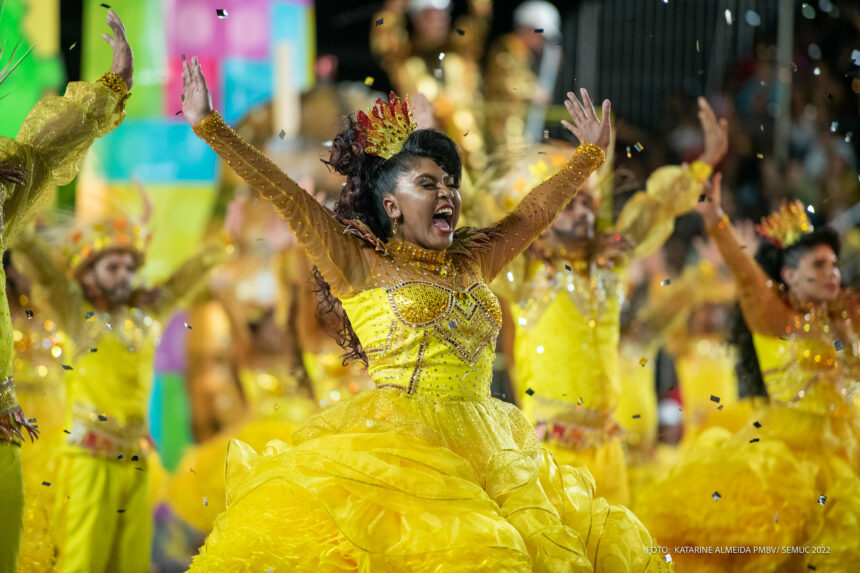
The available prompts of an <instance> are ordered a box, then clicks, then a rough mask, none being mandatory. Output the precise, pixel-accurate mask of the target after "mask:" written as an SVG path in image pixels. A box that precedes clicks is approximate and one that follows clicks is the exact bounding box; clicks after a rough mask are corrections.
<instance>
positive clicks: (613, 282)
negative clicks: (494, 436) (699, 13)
mask: <svg viewBox="0 0 860 573" xmlns="http://www.w3.org/2000/svg"><path fill="white" fill-rule="evenodd" d="M699 107H700V111H699V117H700V120H701V123H702V128H703V130H704V133H705V150H704V152H703V154H702V156H701V157H700V158H699V160H698V161H696V162H695V163H693V164H692V165H690V166H667V167H662V168H660V169H658V170H657V171H655V172H654V173H653V174H652V175H651V176H650V177H649V178H648V181H647V184H646V190H645V191H644V192H641V193H637V194H636V195H634V196H633V197H632V198H631V199H630V200H629V201H628V202H627V204H626V205H625V206H624V208H623V209H622V211H621V213H620V215H619V217H618V219H617V221H616V222H615V223H614V225H612V226H611V227H610V228H609V229H607V230H606V231H605V232H603V233H595V230H594V228H595V213H596V212H597V209H598V203H599V199H600V198H599V196H598V193H597V191H596V189H597V185H596V184H595V183H594V181H592V182H591V183H592V184H591V185H590V189H586V188H584V189H583V192H581V193H580V194H579V195H578V196H577V197H575V198H574V200H573V201H572V202H571V203H570V204H569V205H568V206H567V208H566V209H565V211H563V212H562V214H561V215H560V216H559V218H558V219H557V220H556V222H555V223H554V224H553V226H552V227H551V228H550V230H549V231H548V232H547V233H545V234H544V235H543V237H542V240H541V243H542V244H541V245H539V246H537V247H536V248H534V249H532V250H531V251H529V252H527V253H526V256H524V257H522V258H520V259H519V260H518V261H515V262H514V264H513V265H511V267H509V269H508V272H507V273H506V274H505V273H503V274H502V276H501V278H500V280H499V281H497V286H498V288H499V290H500V292H501V294H503V295H505V296H506V298H507V299H508V301H509V302H510V303H511V311H512V315H513V320H514V324H515V328H516V335H515V342H514V372H515V378H516V383H517V387H518V393H519V395H520V399H521V400H522V405H523V409H524V411H525V412H526V413H527V414H529V415H530V416H531V417H532V419H533V420H535V427H536V430H537V432H538V435H539V437H540V438H541V439H543V440H544V441H546V442H547V445H548V446H549V447H550V449H551V451H552V452H553V454H554V455H555V456H556V457H557V458H558V461H559V462H560V463H563V464H583V465H585V466H587V467H588V469H589V471H591V473H592V474H593V475H594V478H595V481H596V482H597V491H598V494H599V495H601V496H604V497H606V498H607V499H608V500H610V501H611V502H613V503H626V502H627V501H628V499H629V486H628V482H627V474H626V463H625V459H624V450H623V448H622V431H621V429H620V427H619V425H618V423H617V421H616V419H615V417H614V411H615V409H616V407H617V405H618V402H619V399H620V395H621V382H620V374H619V347H618V344H619V335H620V318H621V307H622V304H623V301H624V296H625V293H626V286H627V273H628V269H629V266H630V262H631V260H632V259H633V258H634V257H641V256H645V255H647V254H650V253H653V252H654V251H656V250H657V249H658V248H660V246H661V245H662V244H663V243H664V242H665V240H666V239H668V238H669V236H670V235H671V233H672V230H673V228H674V219H675V217H677V216H679V215H681V214H683V213H686V212H688V211H690V210H691V209H692V208H693V207H695V205H696V203H697V201H698V198H699V196H700V195H701V194H702V189H703V184H704V182H705V181H706V179H707V178H708V176H709V175H710V173H711V169H712V167H713V166H714V165H716V164H717V163H718V162H719V161H720V160H721V159H722V157H723V155H724V154H725V150H726V145H727V144H726V130H725V123H724V122H720V123H718V122H717V119H716V117H715V116H714V113H713V111H712V110H711V108H710V107H709V106H708V104H707V102H706V101H705V100H704V99H700V100H699ZM549 159H550V162H552V159H553V158H552V157H551V156H550V158H549ZM543 165H544V167H545V168H546V169H547V170H549V169H550V168H549V167H547V166H546V164H545V163H544V164H543ZM532 172H533V173H539V170H537V171H536V170H532ZM548 174H549V173H546V174H544V175H548ZM506 282H507V283H508V284H507V285H505V283H506ZM499 283H501V284H499Z"/></svg>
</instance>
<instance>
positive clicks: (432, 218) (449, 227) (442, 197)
mask: <svg viewBox="0 0 860 573" xmlns="http://www.w3.org/2000/svg"><path fill="white" fill-rule="evenodd" d="M382 205H383V207H384V208H385V211H386V213H388V216H389V217H391V218H392V219H395V220H396V221H397V226H398V233H397V237H398V238H400V239H403V240H404V241H409V242H410V243H414V244H416V245H418V246H419V247H422V248H424V249H432V250H436V251H444V250H445V249H447V248H448V247H450V246H451V243H452V242H453V240H454V229H456V228H457V222H458V221H459V219H460V192H459V191H458V190H457V187H456V182H455V181H454V178H453V177H452V176H451V175H449V174H447V173H445V170H444V169H442V167H440V166H439V164H437V163H436V162H435V161H433V160H432V159H429V158H426V157H422V158H420V159H418V160H416V161H415V163H414V166H413V167H412V169H408V170H406V171H404V172H403V173H401V174H400V177H398V179H397V185H396V187H395V189H394V193H389V194H386V195H385V197H384V198H383V200H382Z"/></svg>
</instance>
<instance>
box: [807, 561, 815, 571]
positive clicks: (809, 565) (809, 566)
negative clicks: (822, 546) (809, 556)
mask: <svg viewBox="0 0 860 573" xmlns="http://www.w3.org/2000/svg"><path fill="white" fill-rule="evenodd" d="M806 568H807V569H809V570H810V571H815V570H816V567H815V565H813V564H812V563H809V564H807V565H806Z"/></svg>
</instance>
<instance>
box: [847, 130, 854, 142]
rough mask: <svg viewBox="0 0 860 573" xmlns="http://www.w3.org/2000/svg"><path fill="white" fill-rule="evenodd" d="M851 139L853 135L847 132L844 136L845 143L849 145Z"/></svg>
mask: <svg viewBox="0 0 860 573" xmlns="http://www.w3.org/2000/svg"><path fill="white" fill-rule="evenodd" d="M853 137H854V134H853V133H852V132H850V131H849V132H848V133H846V134H845V143H851V139H852V138H853Z"/></svg>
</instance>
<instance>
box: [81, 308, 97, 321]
mask: <svg viewBox="0 0 860 573" xmlns="http://www.w3.org/2000/svg"><path fill="white" fill-rule="evenodd" d="M95 314H96V313H94V312H93V311H91V310H90V311H88V312H87V313H86V314H85V315H84V317H85V318H86V319H87V320H89V319H91V318H92V317H93V316H95Z"/></svg>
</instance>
